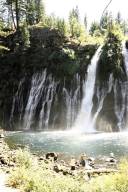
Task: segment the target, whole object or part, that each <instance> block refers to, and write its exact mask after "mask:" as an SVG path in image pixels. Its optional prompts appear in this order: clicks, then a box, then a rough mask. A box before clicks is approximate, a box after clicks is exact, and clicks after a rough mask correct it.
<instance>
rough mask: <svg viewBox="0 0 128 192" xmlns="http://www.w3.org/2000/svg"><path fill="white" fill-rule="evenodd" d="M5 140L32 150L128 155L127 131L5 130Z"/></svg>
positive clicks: (73, 153) (94, 154)
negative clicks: (87, 132)
mask: <svg viewBox="0 0 128 192" xmlns="http://www.w3.org/2000/svg"><path fill="white" fill-rule="evenodd" d="M6 141H7V142H8V143H11V144H13V145H15V144H20V145H23V146H29V147H30V149H31V150H32V151H34V152H45V153H46V152H48V151H52V152H53V151H54V152H59V153H64V154H67V155H79V154H81V153H84V152H85V153H87V154H88V155H91V156H94V157H96V156H99V155H101V156H108V155H109V154H110V152H113V153H114V154H115V156H117V157H122V156H128V133H127V132H125V133H124V132H123V133H97V134H95V133H94V134H93V133H92V134H83V133H78V132H75V133H74V132H66V131H60V132H36V133H35V132H7V133H6Z"/></svg>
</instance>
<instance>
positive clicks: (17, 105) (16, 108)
mask: <svg viewBox="0 0 128 192" xmlns="http://www.w3.org/2000/svg"><path fill="white" fill-rule="evenodd" d="M24 81H25V79H24V78H23V79H21V81H20V83H19V86H18V89H17V91H16V93H15V95H14V97H13V102H12V109H11V115H10V124H11V126H13V120H14V115H15V113H16V114H19V121H21V120H22V115H23V110H24V104H23V103H24V102H23V96H22V93H23V83H24Z"/></svg>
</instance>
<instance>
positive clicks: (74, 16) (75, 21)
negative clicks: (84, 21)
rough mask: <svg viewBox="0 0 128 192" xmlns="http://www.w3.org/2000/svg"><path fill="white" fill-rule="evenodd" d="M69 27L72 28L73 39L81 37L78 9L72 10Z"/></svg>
mask: <svg viewBox="0 0 128 192" xmlns="http://www.w3.org/2000/svg"><path fill="white" fill-rule="evenodd" d="M69 26H70V33H71V36H72V37H79V36H80V30H81V29H80V27H81V26H80V23H79V10H78V7H76V8H75V9H72V11H71V12H70V13H69Z"/></svg>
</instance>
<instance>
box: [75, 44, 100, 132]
mask: <svg viewBox="0 0 128 192" xmlns="http://www.w3.org/2000/svg"><path fill="white" fill-rule="evenodd" d="M100 51H101V47H99V48H98V50H97V51H96V53H95V55H94V56H93V58H92V60H91V63H90V65H89V67H88V71H87V73H88V74H87V80H86V82H85V84H84V86H83V90H84V98H83V101H82V104H81V110H80V112H79V114H78V117H77V120H76V122H75V124H74V127H73V129H75V130H79V131H82V132H92V131H94V127H93V125H92V123H91V122H92V119H91V110H92V107H93V95H94V90H95V79H96V69H97V63H98V60H99V57H100Z"/></svg>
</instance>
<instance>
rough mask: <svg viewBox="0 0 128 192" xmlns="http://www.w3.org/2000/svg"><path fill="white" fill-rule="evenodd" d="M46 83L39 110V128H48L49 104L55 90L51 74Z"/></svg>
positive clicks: (55, 85) (55, 84)
mask: <svg viewBox="0 0 128 192" xmlns="http://www.w3.org/2000/svg"><path fill="white" fill-rule="evenodd" d="M47 81H48V83H49V84H48V85H47V87H45V89H44V97H43V100H42V107H41V111H40V115H39V116H40V119H39V129H40V130H42V128H44V129H48V125H49V118H50V112H51V105H52V102H53V98H54V93H55V92H56V87H57V83H56V82H55V81H54V79H53V78H52V76H51V75H49V76H48V77H47Z"/></svg>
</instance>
